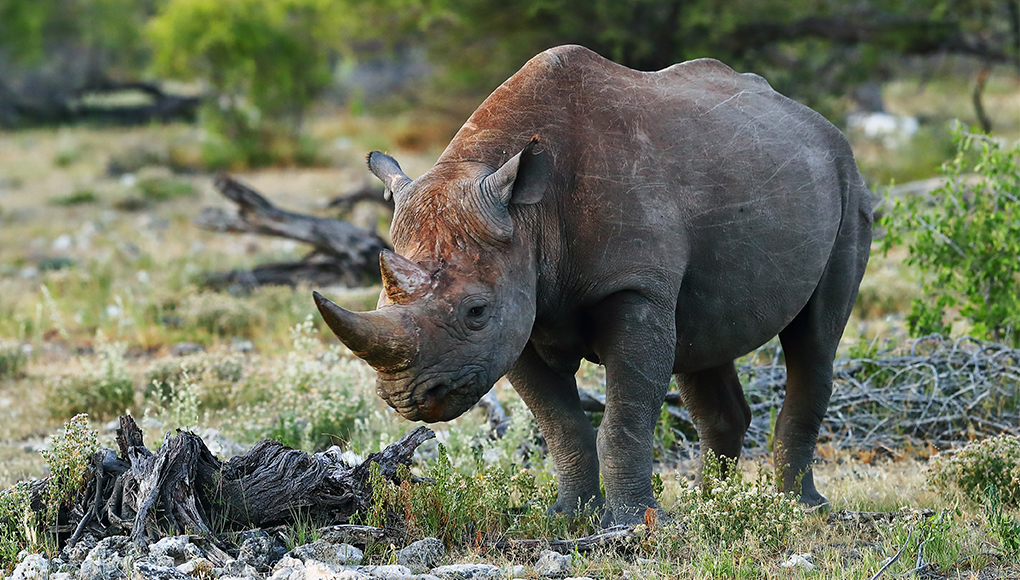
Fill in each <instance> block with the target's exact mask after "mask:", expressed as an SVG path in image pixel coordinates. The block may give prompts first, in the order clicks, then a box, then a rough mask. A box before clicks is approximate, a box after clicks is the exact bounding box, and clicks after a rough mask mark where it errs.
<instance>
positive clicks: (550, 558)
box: [535, 550, 574, 578]
mask: <svg viewBox="0 0 1020 580" xmlns="http://www.w3.org/2000/svg"><path fill="white" fill-rule="evenodd" d="M573 563H574V558H573V557H572V556H570V555H564V554H560V553H559V552H554V551H552V550H542V553H541V554H539V556H538V562H535V573H536V574H538V575H539V576H545V577H546V578H562V577H564V576H566V575H567V574H569V573H570V568H571V566H572V565H573Z"/></svg>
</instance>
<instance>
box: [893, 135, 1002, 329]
mask: <svg viewBox="0 0 1020 580" xmlns="http://www.w3.org/2000/svg"><path fill="white" fill-rule="evenodd" d="M954 139H955V141H956V143H957V153H956V157H955V158H954V159H953V160H952V161H949V162H947V163H945V164H943V166H942V173H943V175H944V176H945V177H946V183H945V185H943V186H942V187H940V188H938V189H936V190H935V191H933V192H932V194H931V196H930V199H928V198H925V197H921V196H912V197H906V198H901V199H897V200H896V201H895V203H894V204H893V205H892V207H891V208H890V209H889V211H888V212H887V214H886V215H885V217H884V218H882V221H881V223H882V225H883V226H884V227H885V228H886V230H887V233H886V236H885V238H884V239H883V241H882V245H883V248H884V249H885V250H886V251H887V252H888V250H889V249H890V248H891V247H892V246H893V245H896V244H900V243H902V242H904V241H907V242H908V249H909V251H910V257H909V258H908V259H907V261H908V263H909V264H912V265H914V266H917V267H918V268H919V269H920V270H921V272H922V273H923V274H924V281H923V282H922V293H923V296H922V298H920V299H917V300H915V301H914V303H913V307H912V309H911V313H910V316H909V317H908V322H909V324H910V330H911V332H912V333H913V334H914V335H915V336H920V335H926V334H932V333H942V334H948V332H949V329H950V327H949V325H947V324H946V319H947V316H948V315H949V313H951V312H959V316H960V317H963V318H964V319H966V320H967V321H969V322H970V324H971V325H972V326H973V331H972V332H974V333H975V334H977V335H980V336H982V337H988V338H991V339H992V340H996V341H1004V342H1008V343H1010V344H1012V345H1013V346H1020V261H1017V259H1016V257H1017V254H1020V143H1018V144H1016V145H1013V146H1012V147H1010V148H1006V147H1004V146H1002V145H1000V144H999V143H998V142H997V141H995V140H992V139H990V138H988V137H984V136H980V135H972V134H969V133H965V132H964V131H963V130H960V129H958V130H957V131H956V132H955V135H954ZM975 144H976V145H977V149H978V153H977V158H976V160H973V161H972V155H971V150H972V149H973V148H974V146H975ZM969 172H973V173H975V174H976V179H973V178H971V176H969V175H967V174H968V173H969Z"/></svg>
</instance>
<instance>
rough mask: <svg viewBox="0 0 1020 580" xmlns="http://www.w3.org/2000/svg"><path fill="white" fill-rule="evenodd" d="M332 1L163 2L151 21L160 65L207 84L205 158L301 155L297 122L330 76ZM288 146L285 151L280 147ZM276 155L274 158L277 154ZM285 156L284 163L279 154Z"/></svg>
mask: <svg viewBox="0 0 1020 580" xmlns="http://www.w3.org/2000/svg"><path fill="white" fill-rule="evenodd" d="M344 4H345V3H337V2H331V1H330V0H226V1H223V2H207V1H205V0H169V1H167V2H165V3H163V4H162V6H161V8H160V11H159V14H158V15H157V16H155V17H154V18H153V19H152V20H151V21H150V22H149V24H148V33H149V37H150V39H151V41H152V44H153V47H154V52H155V57H154V66H155V68H156V70H158V71H160V72H163V73H166V74H169V75H172V76H176V77H180V78H185V79H192V78H202V79H205V80H206V81H207V82H209V83H210V85H211V86H212V88H213V90H215V91H216V93H217V97H218V98H217V99H214V100H213V101H210V105H209V106H207V107H206V108H205V111H204V113H203V124H204V125H205V127H206V128H207V129H208V130H209V131H210V132H211V133H212V134H211V135H210V141H209V142H208V143H207V150H206V153H207V161H211V164H212V165H215V166H218V167H224V166H229V165H233V164H236V163H241V164H250V165H263V164H266V163H268V162H271V161H274V160H276V159H274V155H273V152H274V150H275V153H276V154H280V153H283V154H284V155H287V156H288V157H289V161H290V162H291V163H295V162H300V161H302V160H306V159H307V147H305V146H304V145H303V141H302V136H301V124H302V118H303V114H304V111H305V109H306V108H307V107H308V105H309V104H310V103H311V101H312V99H313V98H314V97H315V96H316V95H317V94H318V92H319V91H321V90H322V89H323V88H325V87H326V86H328V84H329V83H330V82H331V81H332V65H333V62H334V60H335V58H336V55H337V54H338V51H339V50H340V48H341V47H342V46H343V31H344V29H345V24H346V20H345V19H346V17H347V15H348V12H347V11H346V10H345V8H346V7H345V5H344ZM281 147H283V148H284V149H287V148H289V149H290V151H281V149H280V148H281ZM277 156H279V155H277ZM283 161H288V159H283Z"/></svg>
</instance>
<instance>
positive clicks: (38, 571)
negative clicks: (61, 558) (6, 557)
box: [10, 554, 53, 580]
mask: <svg viewBox="0 0 1020 580" xmlns="http://www.w3.org/2000/svg"><path fill="white" fill-rule="evenodd" d="M52 569H53V565H52V564H51V563H50V561H49V560H48V559H47V558H46V556H43V555H42V554H30V555H28V556H25V558H24V559H23V560H22V561H21V563H20V564H18V565H17V566H15V568H14V573H12V574H11V577H10V580H47V579H48V578H49V577H50V571H51V570H52Z"/></svg>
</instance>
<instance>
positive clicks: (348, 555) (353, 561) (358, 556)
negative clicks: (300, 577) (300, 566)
mask: <svg viewBox="0 0 1020 580" xmlns="http://www.w3.org/2000/svg"><path fill="white" fill-rule="evenodd" d="M290 556H291V557H293V558H297V559H298V560H301V561H302V562H305V563H307V562H308V560H316V561H318V562H323V563H326V564H335V565H339V566H352V565H353V566H357V565H358V564H360V563H361V560H362V558H364V557H365V554H364V552H362V551H361V550H359V549H357V548H355V547H354V546H352V545H350V544H332V543H330V542H326V541H324V540H317V541H315V542H312V543H311V544H304V545H303V546H298V547H296V548H294V549H293V550H291V551H290Z"/></svg>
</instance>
